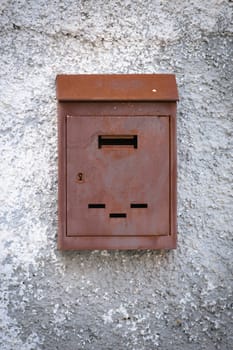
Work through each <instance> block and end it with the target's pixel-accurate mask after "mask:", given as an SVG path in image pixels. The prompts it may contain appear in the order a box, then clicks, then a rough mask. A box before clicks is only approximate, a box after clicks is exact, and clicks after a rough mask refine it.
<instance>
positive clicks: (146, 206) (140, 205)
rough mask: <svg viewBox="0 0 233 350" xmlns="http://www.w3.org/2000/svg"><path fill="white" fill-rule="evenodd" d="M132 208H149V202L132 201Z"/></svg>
mask: <svg viewBox="0 0 233 350" xmlns="http://www.w3.org/2000/svg"><path fill="white" fill-rule="evenodd" d="M130 208H148V204H147V203H131V204H130Z"/></svg>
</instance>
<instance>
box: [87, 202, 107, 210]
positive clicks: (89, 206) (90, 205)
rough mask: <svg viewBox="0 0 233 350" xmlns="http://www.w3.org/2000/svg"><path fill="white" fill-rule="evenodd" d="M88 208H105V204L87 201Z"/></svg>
mask: <svg viewBox="0 0 233 350" xmlns="http://www.w3.org/2000/svg"><path fill="white" fill-rule="evenodd" d="M88 208H89V209H93V208H105V204H104V203H89V204H88Z"/></svg>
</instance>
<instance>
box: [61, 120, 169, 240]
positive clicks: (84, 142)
mask: <svg viewBox="0 0 233 350" xmlns="http://www.w3.org/2000/svg"><path fill="white" fill-rule="evenodd" d="M66 125H67V137H66V140H67V141H66V142H67V218H68V220H67V235H68V236H154V235H159V236H161V235H169V232H170V227H169V225H170V218H169V215H170V213H169V212H170V210H169V202H170V198H169V196H170V182H169V178H170V173H169V163H170V160H169V157H170V138H169V135H170V130H169V129H170V118H169V116H133V117H129V116H112V117H111V116H110V117H108V116H103V117H101V116H93V117H92V116H82V115H81V116H67V117H66Z"/></svg>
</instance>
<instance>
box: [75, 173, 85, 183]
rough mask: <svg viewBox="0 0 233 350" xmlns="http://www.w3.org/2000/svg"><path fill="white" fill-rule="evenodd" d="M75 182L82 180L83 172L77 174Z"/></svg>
mask: <svg viewBox="0 0 233 350" xmlns="http://www.w3.org/2000/svg"><path fill="white" fill-rule="evenodd" d="M76 182H78V183H82V182H84V175H83V173H81V172H80V173H78V174H77V176H76Z"/></svg>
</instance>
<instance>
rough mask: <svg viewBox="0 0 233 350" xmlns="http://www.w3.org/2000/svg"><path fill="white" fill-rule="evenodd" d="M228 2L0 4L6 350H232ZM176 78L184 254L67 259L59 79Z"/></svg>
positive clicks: (2, 328) (1, 341)
mask: <svg viewBox="0 0 233 350" xmlns="http://www.w3.org/2000/svg"><path fill="white" fill-rule="evenodd" d="M232 9H233V3H232V1H227V0H196V1H190V0H175V1H170V0H164V1H158V0H150V1H149V0H146V1H141V0H135V1H133V0H131V1H130V0H125V1H111V0H110V1H105V0H95V1H94V0H87V1H84V0H83V1H74V0H55V1H47V0H28V1H24V0H18V1H16V0H12V1H11V0H9V1H8V0H2V1H1V4H0V11H1V17H0V26H1V32H0V52H1V71H0V77H1V81H0V84H1V89H0V90H1V93H0V113H1V119H0V123H1V134H0V135H1V163H0V168H1V170H0V172H1V183H0V198H1V236H0V251H1V254H0V261H1V265H0V266H1V267H0V272H1V280H0V283H1V303H0V348H1V349H2V350H10V349H12V350H29V349H38V350H40V349H46V350H55V349H59V350H63V349H67V350H79V349H87V350H89V349H90V350H91V349H93V350H102V349H103V350H105V349H106V350H107V349H109V350H110V349H117V350H121V349H130V350H133V349H135V350H144V349H146V350H151V349H163V350H181V349H185V350H189V349H190V350H196V349H208V350H213V349H220V350H230V349H232V344H233V334H232V333H233V323H232V301H233V298H232V294H233V279H232V222H231V220H232V210H233V204H232V196H233V194H232V187H231V186H232V185H231V181H232V172H233V171H232V158H231V152H232V134H233V123H232V119H233V117H232V109H231V98H232V93H231V91H232V90H231V84H232V66H231V64H232V61H231V58H232V47H233V45H232V26H231V23H232V22H231V20H232V18H231V17H232ZM158 72H174V73H176V74H177V80H178V85H179V92H180V103H179V107H178V155H179V186H178V193H179V203H178V229H179V245H178V249H177V250H176V251H171V252H165V251H160V252H156V251H114V252H112V251H102V252H100V251H93V252H89V251H86V252H72V253H62V252H59V251H57V249H56V234H57V125H56V100H55V76H56V74H58V73H158Z"/></svg>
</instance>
